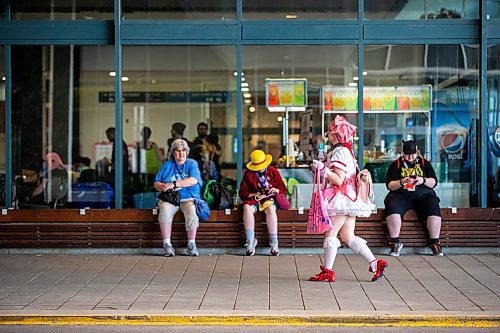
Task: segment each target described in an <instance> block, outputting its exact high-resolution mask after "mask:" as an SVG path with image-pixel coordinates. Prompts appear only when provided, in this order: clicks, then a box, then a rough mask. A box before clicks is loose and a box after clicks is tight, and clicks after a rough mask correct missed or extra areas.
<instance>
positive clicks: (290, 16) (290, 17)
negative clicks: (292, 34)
mask: <svg viewBox="0 0 500 333" xmlns="http://www.w3.org/2000/svg"><path fill="white" fill-rule="evenodd" d="M297 17H298V16H297V15H296V14H286V16H285V18H286V19H289V20H294V19H296V18H297Z"/></svg>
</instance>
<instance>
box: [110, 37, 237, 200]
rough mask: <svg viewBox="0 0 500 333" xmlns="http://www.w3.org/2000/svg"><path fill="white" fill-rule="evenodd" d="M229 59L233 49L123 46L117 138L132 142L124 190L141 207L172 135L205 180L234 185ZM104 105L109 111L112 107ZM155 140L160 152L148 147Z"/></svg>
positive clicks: (233, 104) (233, 84)
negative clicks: (182, 140)
mask: <svg viewBox="0 0 500 333" xmlns="http://www.w3.org/2000/svg"><path fill="white" fill-rule="evenodd" d="M235 57H236V49H235V48H234V47H231V46H126V47H124V48H123V62H124V68H123V73H124V75H125V76H126V77H127V78H128V80H127V81H124V83H123V95H124V99H123V135H124V139H125V141H126V142H127V144H128V145H129V146H130V147H131V158H130V170H131V173H132V180H133V182H132V184H131V187H130V194H131V197H132V204H133V205H135V207H137V208H142V207H141V205H143V204H144V202H141V201H147V200H148V199H147V196H148V195H149V196H151V194H142V193H148V192H152V191H153V188H152V186H153V181H154V177H155V175H156V172H157V171H158V168H159V166H161V164H162V163H160V164H159V165H158V159H159V158H160V156H161V155H162V154H163V156H166V155H167V154H168V151H169V143H171V142H172V141H173V138H174V136H175V134H178V135H179V137H183V138H185V139H186V140H188V141H190V143H191V146H190V147H191V152H190V155H189V156H190V157H191V158H193V159H195V160H196V161H197V162H198V166H199V168H200V172H201V174H202V179H203V180H204V181H208V180H216V179H217V180H219V181H220V180H223V181H224V182H225V183H226V185H227V187H230V186H232V188H233V189H235V187H234V184H235V182H236V158H237V155H236V153H237V152H236V151H234V150H233V149H232V147H233V142H234V139H236V96H235V90H236V77H235V76H234V71H235V68H234V59H235ZM102 106H103V107H106V109H109V111H111V109H112V108H113V107H114V104H112V103H105V104H102ZM201 123H205V124H206V126H205V125H200V124H201ZM146 127H147V128H148V130H147V134H149V135H147V137H148V138H149V139H148V140H145V135H144V134H145V132H144V131H145V130H144V129H145V128H146ZM172 130H173V131H175V134H174V132H173V131H172ZM153 142H154V143H155V145H156V146H157V147H159V149H160V150H161V151H162V153H160V154H156V153H155V152H154V151H153V150H154V149H155V147H153ZM213 168H215V170H214V169H213ZM153 197H154V195H153ZM153 200H154V198H153ZM151 204H154V203H151ZM144 208H145V207H144Z"/></svg>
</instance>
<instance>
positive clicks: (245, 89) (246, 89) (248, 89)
mask: <svg viewBox="0 0 500 333" xmlns="http://www.w3.org/2000/svg"><path fill="white" fill-rule="evenodd" d="M241 91H245V92H246V91H250V88H241Z"/></svg>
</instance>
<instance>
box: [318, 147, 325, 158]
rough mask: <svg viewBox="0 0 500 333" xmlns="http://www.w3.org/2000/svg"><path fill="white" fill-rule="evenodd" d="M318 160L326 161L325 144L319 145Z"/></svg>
mask: <svg viewBox="0 0 500 333" xmlns="http://www.w3.org/2000/svg"><path fill="white" fill-rule="evenodd" d="M318 160H319V161H322V162H323V161H324V160H325V146H324V145H323V143H319V144H318Z"/></svg>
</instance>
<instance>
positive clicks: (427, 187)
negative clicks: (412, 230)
mask: <svg viewBox="0 0 500 333" xmlns="http://www.w3.org/2000/svg"><path fill="white" fill-rule="evenodd" d="M436 185H437V178H436V173H435V171H434V169H433V168H432V165H431V163H430V162H429V161H426V160H425V159H424V158H423V157H421V156H418V154H417V144H416V142H415V141H413V140H410V141H403V156H402V157H400V158H398V159H397V160H396V161H394V162H392V164H391V165H390V166H389V168H388V169H387V174H386V186H387V189H388V190H389V191H390V192H389V193H388V194H387V196H386V198H385V200H384V203H385V216H386V220H387V227H388V228H389V234H390V237H391V241H390V243H389V244H390V246H391V249H390V255H391V256H395V257H398V256H399V255H400V253H401V249H402V248H403V244H402V243H401V242H400V240H399V233H400V231H401V220H402V218H403V216H404V214H405V213H406V212H407V211H408V210H410V209H414V210H415V211H416V212H417V215H418V218H419V219H422V220H423V219H425V220H426V221H427V229H428V230H429V236H430V248H431V249H432V253H433V254H434V255H437V256H442V255H443V251H442V249H441V244H440V242H439V233H440V231H441V211H440V209H439V198H438V197H437V195H436V193H435V192H434V190H433V188H434V187H436Z"/></svg>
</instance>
